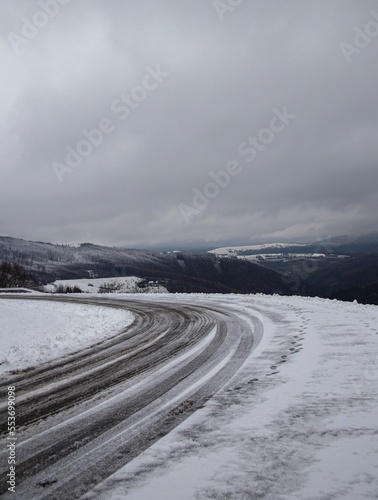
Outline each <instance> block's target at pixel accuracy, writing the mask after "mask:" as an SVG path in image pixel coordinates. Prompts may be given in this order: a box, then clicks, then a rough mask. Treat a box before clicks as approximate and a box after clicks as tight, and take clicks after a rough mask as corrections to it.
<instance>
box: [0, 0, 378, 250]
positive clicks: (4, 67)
mask: <svg viewBox="0 0 378 500" xmlns="http://www.w3.org/2000/svg"><path fill="white" fill-rule="evenodd" d="M231 4H234V6H231ZM237 4H240V5H237ZM43 6H44V8H43ZM372 11H373V12H372ZM374 12H375V13H376V15H374ZM0 30H1V31H0V33H1V37H0V61H1V62H0V65H1V73H0V75H1V76H0V110H1V113H0V137H1V139H0V140H1V146H0V147H1V170H2V175H1V185H0V235H7V236H13V237H18V238H25V239H33V240H42V241H51V242H57V243H68V242H83V241H91V242H94V243H100V244H106V245H122V246H128V247H144V248H147V247H148V248H150V247H158V246H160V247H170V246H175V247H180V248H185V247H186V248H189V247H205V246H207V247H209V246H214V247H215V246H220V245H223V244H226V243H227V244H231V243H235V244H248V243H259V242H263V241H270V242H271V241H281V240H282V241H309V240H318V239H321V238H324V237H327V236H330V235H340V234H350V235H357V234H361V233H368V232H373V231H376V230H377V225H376V220H377V213H378V168H377V167H378V165H377V160H378V98H377V83H378V2H377V1H376V0H375V1H369V0H358V1H356V0H332V1H330V0H312V1H311V0H308V1H304V0H274V1H273V0H271V1H269V0H245V1H242V0H239V1H237V0H224V1H213V0H170V1H168V0H61V3H59V1H58V0H39V1H34V0H17V1H13V0H0ZM359 30H361V31H359ZM366 33H368V34H366ZM90 141H91V142H90Z"/></svg>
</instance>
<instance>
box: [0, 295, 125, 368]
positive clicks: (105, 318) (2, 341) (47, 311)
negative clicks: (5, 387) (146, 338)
mask: <svg viewBox="0 0 378 500" xmlns="http://www.w3.org/2000/svg"><path fill="white" fill-rule="evenodd" d="M132 320H133V315H132V314H131V313H130V312H129V311H126V310H122V309H111V308H107V307H98V306H91V305H82V304H63V303H58V302H48V301H43V302H42V301H30V300H13V299H1V300H0V325H1V327H0V374H1V373H4V372H6V371H9V370H17V369H21V368H27V367H30V366H34V365H37V364H40V363H43V362H45V361H51V360H52V359H55V358H59V357H61V356H64V355H67V354H70V353H72V352H76V351H80V350H81V349H83V348H85V347H88V346H90V345H92V344H94V343H96V342H100V341H101V340H103V339H104V338H107V337H109V336H110V335H114V334H115V333H117V332H118V331H120V330H122V329H123V328H125V327H127V326H128V325H129V324H130V323H131V322H132Z"/></svg>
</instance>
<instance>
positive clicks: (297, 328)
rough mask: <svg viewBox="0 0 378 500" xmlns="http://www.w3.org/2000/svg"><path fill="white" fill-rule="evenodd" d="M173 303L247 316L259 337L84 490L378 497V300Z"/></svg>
mask: <svg viewBox="0 0 378 500" xmlns="http://www.w3.org/2000/svg"><path fill="white" fill-rule="evenodd" d="M149 300H152V299H151V298H150V299H149ZM160 300H164V298H163V297H160ZM169 300H170V301H176V302H180V301H183V302H185V301H187V302H189V301H190V302H191V303H195V302H198V303H200V304H209V305H210V304H216V305H218V306H221V307H222V306H224V307H225V308H231V309H233V310H234V311H236V312H238V314H240V315H242V316H243V318H245V316H247V315H248V313H249V314H255V315H257V316H258V317H259V319H260V320H262V321H263V323H264V330H265V331H264V338H263V341H262V342H261V343H260V345H259V346H258V347H257V349H256V350H255V351H254V353H253V354H252V356H251V357H250V359H249V360H248V361H247V362H246V364H245V365H244V366H243V367H242V369H241V370H240V371H239V373H238V374H237V375H236V376H235V377H234V378H233V380H232V381H231V382H230V383H229V384H228V385H227V386H226V387H224V389H223V390H222V391H220V392H219V393H218V394H217V395H216V396H215V397H214V398H213V399H212V400H210V401H209V402H208V404H207V405H206V406H205V408H203V409H202V410H199V411H197V412H196V413H195V414H194V415H192V416H191V417H190V418H189V419H187V420H186V421H185V422H184V423H183V424H181V425H180V426H179V427H177V428H176V429H175V430H174V431H173V432H171V433H170V434H168V435H167V436H165V437H164V438H162V439H160V440H159V441H158V442H157V443H155V444H154V445H153V446H152V447H151V448H149V449H148V450H146V451H145V452H144V453H143V454H141V455H140V456H139V457H137V458H136V459H135V460H133V461H132V462H131V463H129V464H128V465H126V466H125V467H124V468H122V469H120V470H119V471H118V472H117V473H115V474H113V475H112V476H110V477H109V478H108V479H107V480H106V481H105V482H104V483H102V484H101V485H99V486H98V487H97V488H95V489H94V490H93V492H92V493H89V494H88V495H87V497H88V498H96V499H97V498H98V499H110V500H116V499H123V498H125V497H127V498H128V499H130V500H151V499H154V500H159V499H164V500H176V499H177V498H180V499H181V500H189V499H201V500H202V499H222V498H224V499H226V498H232V499H247V498H252V499H257V498H264V499H270V500H292V499H306V500H307V499H308V500H326V499H330V498H332V499H339V500H341V499H343V500H344V499H350V500H355V499H356V498H368V499H369V498H370V499H376V498H377V492H378V420H377V406H378V384H377V380H378V356H377V354H378V307H376V306H363V305H359V304H351V303H346V302H337V301H329V300H323V299H317V298H312V299H311V298H303V297H279V296H272V297H267V296H262V295H256V296H248V297H246V296H219V295H218V296H216V295H213V296H206V295H190V296H184V295H183V296H179V295H173V296H170V297H169ZM84 498H85V497H84Z"/></svg>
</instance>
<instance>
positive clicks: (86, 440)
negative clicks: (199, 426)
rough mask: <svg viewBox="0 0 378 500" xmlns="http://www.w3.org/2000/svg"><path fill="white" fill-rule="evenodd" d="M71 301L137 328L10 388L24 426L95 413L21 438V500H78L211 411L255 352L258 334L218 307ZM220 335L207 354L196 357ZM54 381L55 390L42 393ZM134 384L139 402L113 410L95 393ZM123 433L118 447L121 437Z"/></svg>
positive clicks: (133, 398) (132, 397)
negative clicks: (85, 409) (126, 316)
mask: <svg viewBox="0 0 378 500" xmlns="http://www.w3.org/2000/svg"><path fill="white" fill-rule="evenodd" d="M31 300H36V299H35V298H33V299H31ZM54 300H56V298H54ZM60 300H61V299H60ZM70 301H71V302H72V301H73V302H78V303H86V304H87V303H94V304H97V305H101V306H102V305H107V306H108V307H125V308H127V309H129V310H131V311H132V312H133V313H134V316H135V320H134V323H133V324H132V325H130V326H129V327H128V328H127V329H126V330H125V331H124V332H121V333H120V334H119V335H117V336H115V337H113V338H112V339H109V340H108V341H106V342H101V343H99V344H97V345H95V346H92V347H91V348H89V349H86V350H85V351H83V352H81V353H78V354H76V355H74V356H71V357H69V358H70V359H63V360H60V361H58V362H55V363H50V364H48V366H43V367H40V368H37V369H35V370H33V371H30V372H29V373H25V372H21V373H19V374H15V375H13V378H12V377H10V378H9V379H8V380H7V382H6V384H7V385H8V384H12V385H16V386H17V387H18V392H20V394H21V402H20V404H17V425H18V426H20V425H22V426H23V427H25V428H28V427H31V426H33V425H35V423H36V422H38V421H40V420H45V419H46V418H47V417H49V416H51V415H53V414H59V413H61V412H62V411H65V410H67V408H70V407H72V406H75V407H78V408H79V409H80V405H82V403H83V402H85V401H86V402H89V404H90V405H89V407H90V408H91V409H92V413H91V417H90V418H87V416H86V414H85V413H82V416H80V414H79V415H78V416H77V417H76V418H74V419H71V420H69V421H67V422H64V420H63V421H62V423H61V424H60V425H59V426H58V427H55V426H54V427H52V428H50V429H47V430H45V431H44V432H42V433H38V432H36V435H35V436H34V437H32V438H29V439H26V440H24V441H23V440H22V432H19V436H20V440H19V441H18V448H17V452H18V461H17V479H18V488H17V493H18V495H19V498H25V499H26V498H28V499H29V498H54V499H60V498H67V494H68V493H69V497H70V498H78V497H79V496H80V495H82V494H83V493H85V492H86V491H88V490H90V489H91V488H93V487H94V486H95V484H97V483H98V482H99V481H101V480H103V479H105V478H106V477H107V476H108V475H109V474H111V473H113V472H115V470H117V469H118V468H119V467H121V466H122V465H125V463H127V462H128V461H130V460H131V459H132V458H134V457H135V456H137V455H138V454H140V453H141V452H142V451H143V450H144V449H146V448H147V447H148V446H150V445H151V444H152V443H153V442H155V441H156V440H157V439H159V438H160V437H161V436H162V435H165V434H166V433H167V432H169V431H170V430H171V429H173V428H174V427H175V426H176V425H178V423H180V422H181V421H182V420H183V419H184V418H187V417H188V416H189V415H190V414H191V413H192V412H193V411H195V410H196V409H197V408H198V407H200V406H201V405H203V404H204V402H205V401H206V400H207V399H209V398H210V397H211V396H212V394H214V392H216V391H217V390H219V388H220V387H221V386H222V385H224V384H225V383H226V382H227V381H228V380H229V378H230V377H231V376H232V375H233V374H234V373H236V371H237V370H238V369H239V368H240V366H241V365H242V364H243V362H244V361H245V359H246V358H247V357H248V356H249V354H250V352H251V350H252V345H253V332H252V331H251V328H250V327H249V326H248V325H247V323H246V322H245V321H244V320H242V319H240V318H238V317H237V316H235V315H234V314H232V313H231V312H230V313H227V311H224V310H220V309H217V308H216V307H212V308H206V307H204V306H191V305H187V304H178V305H172V304H167V303H159V302H155V301H151V302H147V301H137V300H122V301H119V300H118V301H117V300H106V301H105V300H93V299H91V300H85V299H72V298H71V299H70ZM214 328H216V332H215V334H214V336H213V338H212V339H211V341H209V342H208V344H207V345H206V347H205V348H203V349H201V351H200V352H198V353H196V355H193V356H192V355H190V353H191V349H194V348H195V346H196V345H198V343H199V342H201V341H203V339H204V338H206V337H209V336H210V333H211V331H213V330H214ZM255 329H260V330H261V331H260V332H259V335H261V333H262V326H261V324H258V320H256V323H255ZM144 344H145V345H144ZM185 353H187V354H188V356H189V357H188V358H187V359H185V361H183V362H181V363H178V364H177V365H176V366H175V367H174V368H173V369H170V370H165V371H164V366H166V365H167V364H168V363H169V362H170V361H171V360H174V359H177V358H178V359H180V356H183V355H185ZM159 370H160V372H161V374H159V373H160V372H159ZM213 372H214V375H213ZM88 373H90V376H89V375H88ZM141 374H143V378H142V381H144V382H143V383H142V384H141V389H140V390H138V391H135V393H134V394H133V393H132V388H133V386H132V384H131V382H132V381H133V379H135V380H137V377H138V380H139V384H140V375H141ZM44 379H45V380H47V384H45V385H46V390H45V391H43V392H42V391H41V390H40V389H41V387H43V381H44ZM78 381H80V383H78ZM125 383H126V384H127V387H129V389H127V390H128V391H129V392H130V387H131V394H130V393H128V396H127V397H125V398H123V400H122V399H121V400H120V398H118V399H117V401H115V402H114V403H111V402H110V403H109V404H108V405H107V406H106V405H105V406H104V405H98V406H96V403H95V401H94V398H93V396H94V395H96V394H99V393H106V391H107V390H109V388H111V387H113V388H118V389H117V390H119V392H120V393H121V394H122V390H125V389H124V384H125ZM127 390H126V392H127ZM33 391H34V392H33ZM126 392H125V394H126ZM91 401H93V404H92V405H91ZM121 435H122V439H120V440H119V443H117V445H116V446H115V445H114V439H115V438H116V440H117V436H121ZM110 442H112V445H111V446H110V445H109V443H110ZM114 448H116V449H117V453H116V456H117V457H118V458H117V459H116V460H115V459H114ZM2 449H4V447H3V448H2ZM111 456H112V457H113V458H112V459H110V457H111ZM0 457H1V453H0ZM88 457H90V459H89V460H88V459H87V458H88ZM1 458H2V457H1ZM79 463H80V464H81V465H80V473H78V469H77V466H78V464H79ZM63 471H64V472H63ZM4 477H5V474H4V473H3V474H2V478H4ZM0 485H1V489H0V491H1V492H5V491H6V484H5V481H2V482H1V483H0ZM31 495H32V496H31Z"/></svg>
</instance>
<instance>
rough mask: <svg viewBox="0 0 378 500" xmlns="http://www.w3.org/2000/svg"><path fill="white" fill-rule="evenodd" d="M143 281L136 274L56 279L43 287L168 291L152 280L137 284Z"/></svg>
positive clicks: (117, 291) (122, 291) (55, 288)
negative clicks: (141, 284) (141, 285)
mask: <svg viewBox="0 0 378 500" xmlns="http://www.w3.org/2000/svg"><path fill="white" fill-rule="evenodd" d="M144 281H145V280H143V279H142V278H138V277H136V276H126V277H114V278H88V279H87V278H86V279H74V280H56V281H54V283H51V284H49V285H46V286H45V287H44V289H45V291H46V292H53V293H55V292H57V291H59V288H60V287H63V289H65V288H67V287H70V288H73V287H77V288H79V289H80V290H81V291H82V292H84V293H168V290H167V289H166V288H165V287H163V286H162V285H159V284H158V283H156V282H154V281H150V282H147V283H145V285H144V286H143V287H140V286H138V284H140V283H141V282H144Z"/></svg>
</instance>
